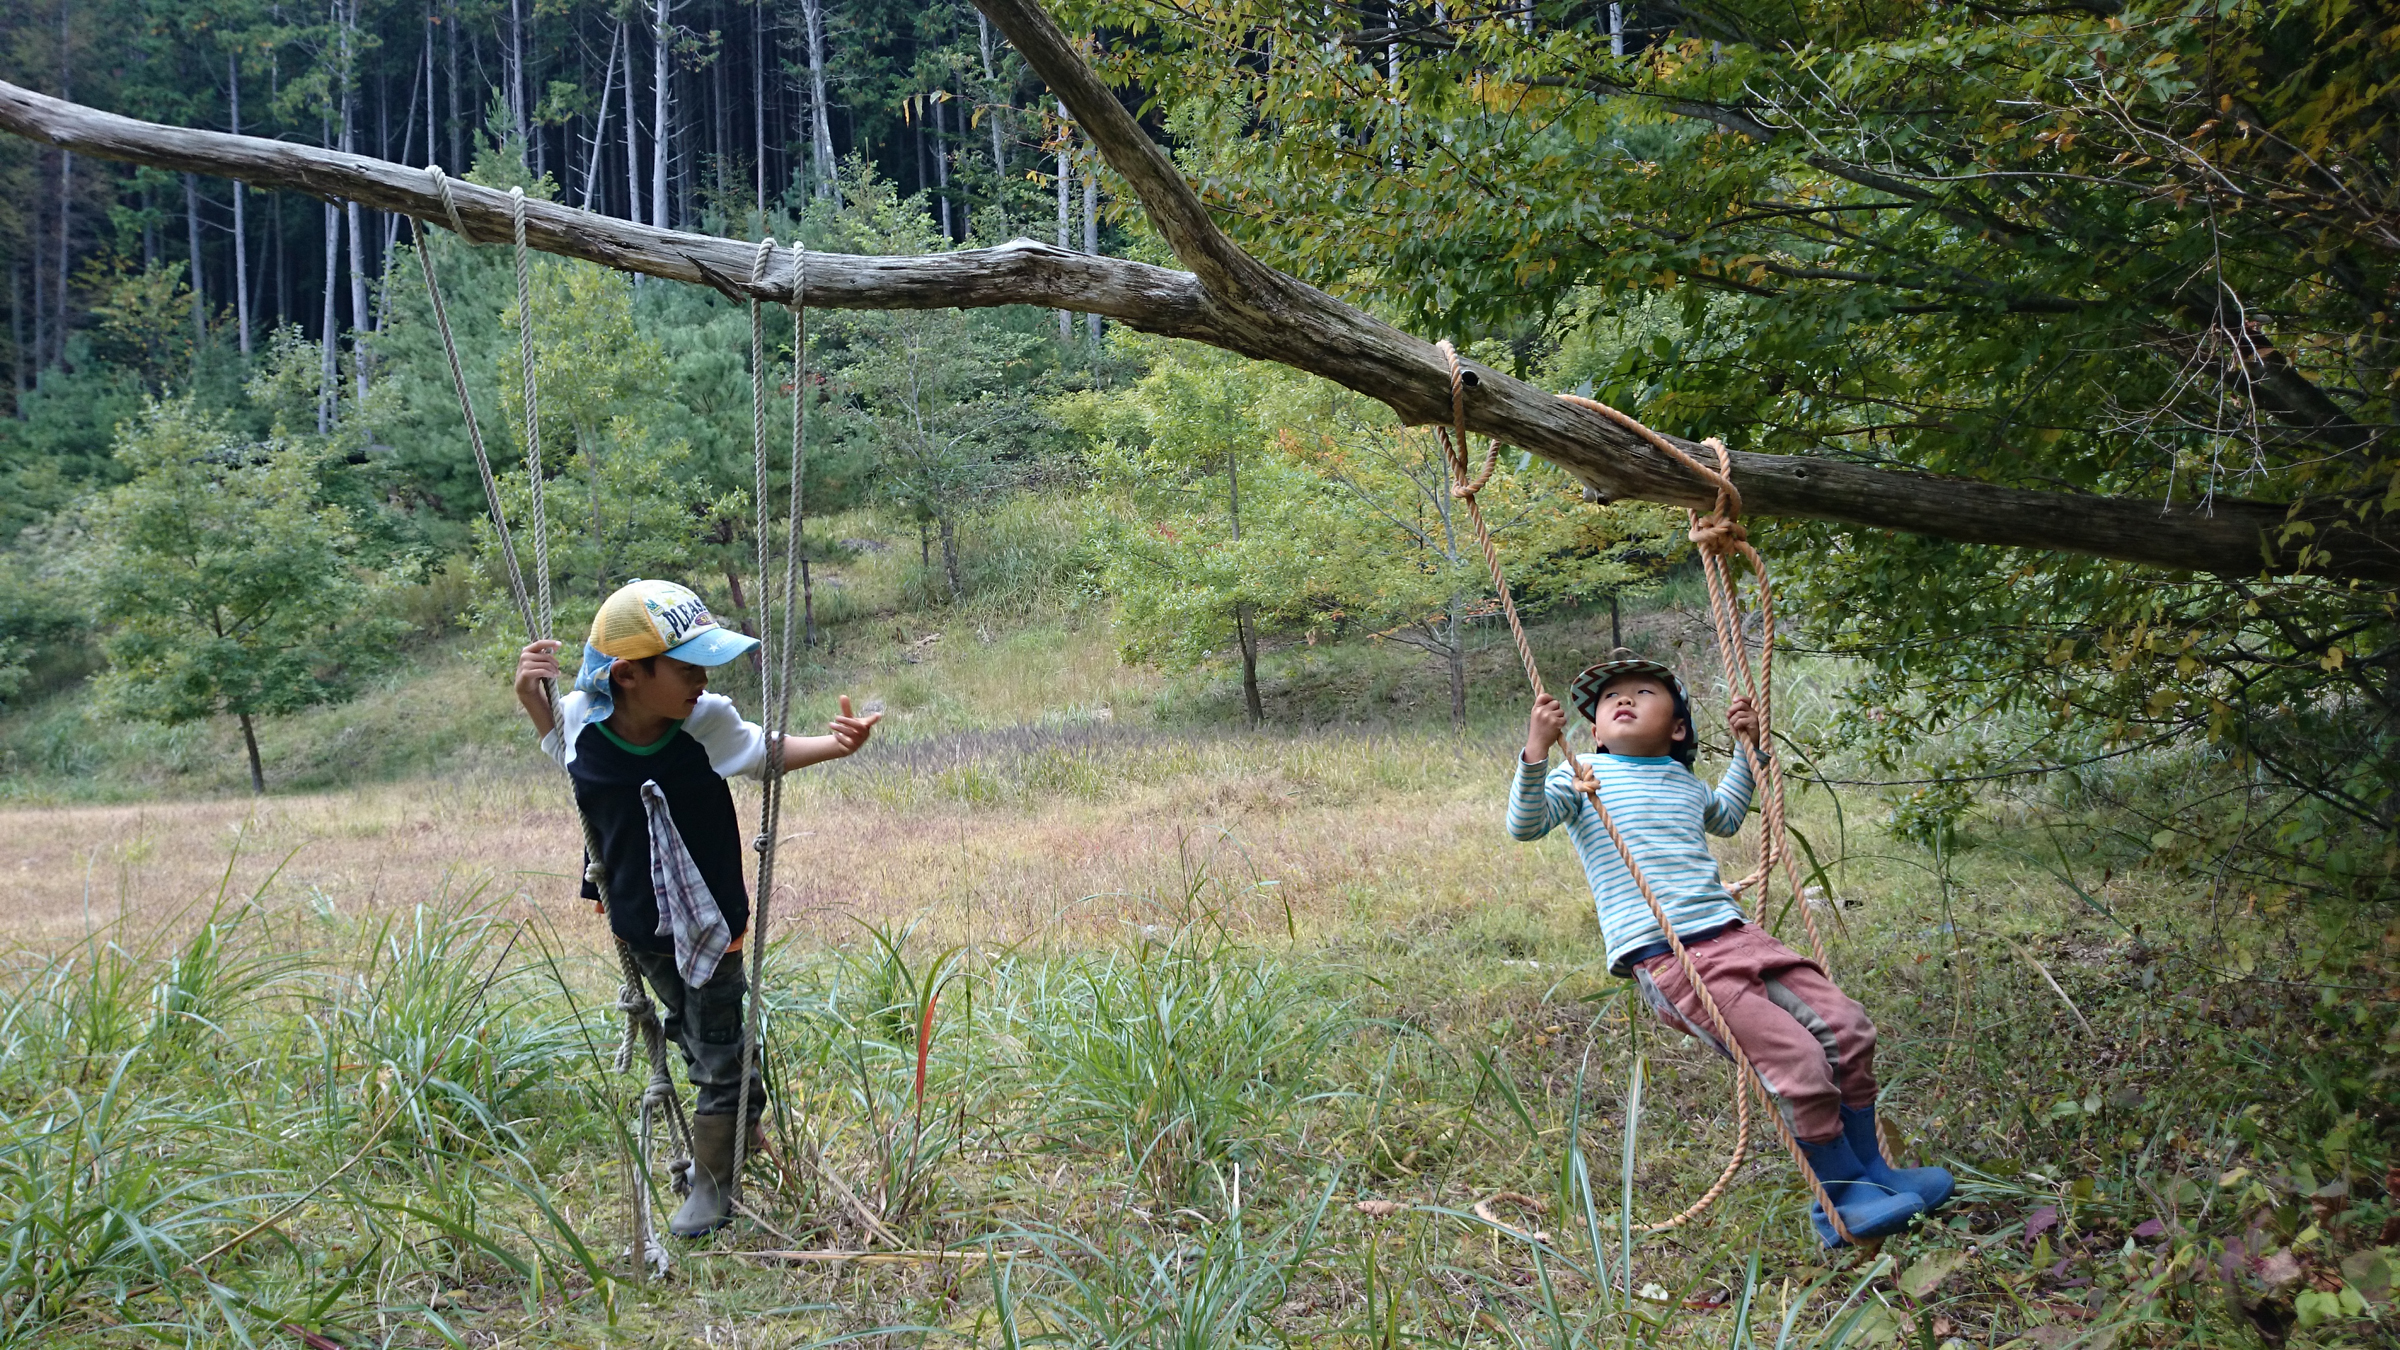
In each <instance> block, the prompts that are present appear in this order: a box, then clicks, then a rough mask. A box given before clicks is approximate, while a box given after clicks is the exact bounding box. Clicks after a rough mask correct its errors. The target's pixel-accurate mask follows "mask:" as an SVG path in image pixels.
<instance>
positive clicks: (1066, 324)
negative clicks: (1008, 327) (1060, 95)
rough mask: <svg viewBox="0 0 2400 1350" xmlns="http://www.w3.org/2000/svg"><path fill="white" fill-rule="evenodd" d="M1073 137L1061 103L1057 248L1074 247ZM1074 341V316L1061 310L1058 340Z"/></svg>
mask: <svg viewBox="0 0 2400 1350" xmlns="http://www.w3.org/2000/svg"><path fill="white" fill-rule="evenodd" d="M1073 137H1074V132H1073V131H1072V130H1071V129H1070V128H1069V125H1068V122H1067V105H1066V104H1064V103H1061V104H1059V105H1058V246H1059V247H1060V248H1073V247H1074V245H1073V244H1071V243H1069V242H1068V233H1067V231H1068V222H1067V192H1068V184H1069V183H1070V182H1072V181H1073V179H1074V160H1073V159H1072V158H1070V156H1069V154H1068V149H1067V147H1068V144H1069V142H1070V141H1071V140H1072V139H1073ZM1074 339H1075V316H1074V315H1073V314H1070V313H1068V312H1067V311H1066V310H1064V309H1062V310H1060V311H1059V312H1058V340H1059V341H1060V342H1062V343H1063V342H1072V341H1074Z"/></svg>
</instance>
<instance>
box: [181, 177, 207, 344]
mask: <svg viewBox="0 0 2400 1350" xmlns="http://www.w3.org/2000/svg"><path fill="white" fill-rule="evenodd" d="M183 225H184V238H185V240H186V242H187V244H188V246H189V248H190V250H191V252H190V257H191V260H192V276H191V282H192V340H193V341H195V342H206V341H208V279H207V278H206V277H205V276H203V275H201V272H200V179H199V176H198V175H196V174H188V173H187V174H185V175H184V176H183Z"/></svg>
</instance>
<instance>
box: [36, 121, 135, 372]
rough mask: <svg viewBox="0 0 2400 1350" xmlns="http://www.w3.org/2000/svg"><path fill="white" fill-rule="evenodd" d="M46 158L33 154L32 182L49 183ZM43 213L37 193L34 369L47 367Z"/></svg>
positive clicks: (47, 296) (47, 276) (47, 259)
mask: <svg viewBox="0 0 2400 1350" xmlns="http://www.w3.org/2000/svg"><path fill="white" fill-rule="evenodd" d="M49 158H50V157H49V156H48V155H44V154H39V153H37V154H35V155H34V157H33V177H34V182H36V183H37V184H41V185H42V186H44V187H47V186H48V184H46V183H42V179H43V178H44V177H46V176H47V175H45V174H44V173H43V172H42V171H43V169H44V168H45V167H46V165H45V164H44V161H45V160H47V159H49ZM144 195H145V196H146V195H147V194H144ZM147 204H148V203H146V202H145V203H144V205H147ZM43 214H44V213H43V211H42V203H41V198H40V196H38V195H37V196H36V197H35V198H34V203H33V368H34V370H35V371H37V372H39V371H44V370H48V369H49V368H50V250H49V246H48V244H47V242H46V241H45V239H44V236H45V235H46V234H47V233H48V232H47V231H45V230H44V229H43V228H42V227H43V226H44V225H46V224H48V223H49V222H47V221H45V220H43V219H42V216H43ZM24 359H25V358H24V357H23V356H19V357H18V358H17V360H18V363H19V364H23V362H24ZM18 415H19V416H23V415H24V410H23V409H22V408H20V409H18Z"/></svg>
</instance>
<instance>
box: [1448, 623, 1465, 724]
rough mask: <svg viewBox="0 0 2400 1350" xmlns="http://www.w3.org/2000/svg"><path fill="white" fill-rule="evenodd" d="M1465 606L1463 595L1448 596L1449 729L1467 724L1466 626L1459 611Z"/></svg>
mask: <svg viewBox="0 0 2400 1350" xmlns="http://www.w3.org/2000/svg"><path fill="white" fill-rule="evenodd" d="M1465 608H1466V600H1465V598H1464V597H1461V596H1457V595H1453V596H1451V597H1450V612H1449V614H1448V616H1447V618H1446V619H1445V622H1444V626H1445V627H1447V628H1448V629H1449V630H1450V632H1449V639H1448V645H1449V656H1450V729H1451V730H1452V731H1458V730H1461V729H1463V728H1464V727H1465V726H1466V725H1467V626H1466V622H1465V619H1464V617H1463V616H1462V614H1461V613H1460V611H1462V610H1464V609H1465Z"/></svg>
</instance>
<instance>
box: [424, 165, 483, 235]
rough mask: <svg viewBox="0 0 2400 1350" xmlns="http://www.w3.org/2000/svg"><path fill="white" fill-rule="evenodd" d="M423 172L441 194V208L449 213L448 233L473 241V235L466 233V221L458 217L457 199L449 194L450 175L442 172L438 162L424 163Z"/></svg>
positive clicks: (434, 188)
mask: <svg viewBox="0 0 2400 1350" xmlns="http://www.w3.org/2000/svg"><path fill="white" fill-rule="evenodd" d="M425 173H426V175H427V176H428V177H430V178H432V179H433V190H434V191H435V192H438V193H440V194H441V197H442V209H443V210H444V211H446V212H448V213H449V215H450V233H452V234H455V235H457V236H458V237H459V238H461V239H464V240H466V241H467V242H468V243H470V244H472V243H474V242H475V236H473V235H471V234H468V233H467V226H466V222H465V221H462V220H460V219H459V218H458V199H457V198H456V197H453V196H451V195H450V175H448V174H446V173H443V172H442V166H441V165H439V164H428V165H426V166H425Z"/></svg>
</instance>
